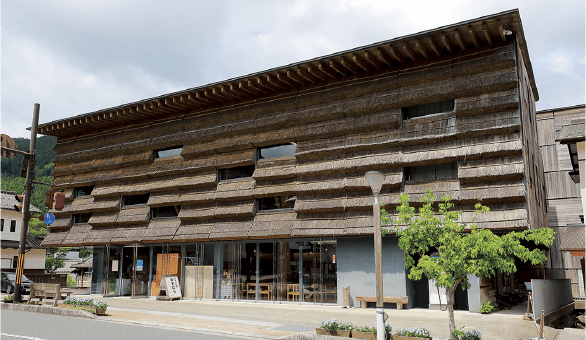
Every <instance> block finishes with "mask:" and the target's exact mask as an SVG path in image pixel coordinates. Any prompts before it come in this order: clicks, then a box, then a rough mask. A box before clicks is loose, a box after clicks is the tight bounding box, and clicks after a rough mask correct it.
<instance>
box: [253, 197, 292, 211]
mask: <svg viewBox="0 0 586 340" xmlns="http://www.w3.org/2000/svg"><path fill="white" fill-rule="evenodd" d="M296 200H297V196H276V197H263V198H259V199H258V200H257V204H258V205H257V206H258V210H261V211H262V210H279V209H293V207H294V206H295V201H296Z"/></svg>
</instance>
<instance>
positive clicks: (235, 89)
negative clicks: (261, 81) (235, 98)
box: [229, 83, 250, 98]
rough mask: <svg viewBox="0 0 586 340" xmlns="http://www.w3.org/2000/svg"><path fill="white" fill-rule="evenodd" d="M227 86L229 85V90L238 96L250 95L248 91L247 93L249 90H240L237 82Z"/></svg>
mask: <svg viewBox="0 0 586 340" xmlns="http://www.w3.org/2000/svg"><path fill="white" fill-rule="evenodd" d="M229 86H230V91H231V92H232V93H237V94H238V95H239V96H241V97H243V98H246V97H250V93H249V92H246V91H243V90H242V89H241V88H240V87H239V86H238V83H236V84H230V85H229Z"/></svg>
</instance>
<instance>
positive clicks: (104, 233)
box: [84, 227, 118, 245]
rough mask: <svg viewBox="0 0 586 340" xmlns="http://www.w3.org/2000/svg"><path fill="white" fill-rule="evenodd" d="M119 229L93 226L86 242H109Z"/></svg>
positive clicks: (88, 243) (89, 243) (91, 243)
mask: <svg viewBox="0 0 586 340" xmlns="http://www.w3.org/2000/svg"><path fill="white" fill-rule="evenodd" d="M117 231H118V228H117V227H103V228H92V230H90V232H88V233H87V234H86V236H85V239H84V242H85V244H87V245H94V244H107V243H110V240H111V239H112V237H113V236H115V235H116V233H117Z"/></svg>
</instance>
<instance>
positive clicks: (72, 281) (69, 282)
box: [67, 274, 77, 287]
mask: <svg viewBox="0 0 586 340" xmlns="http://www.w3.org/2000/svg"><path fill="white" fill-rule="evenodd" d="M75 286H77V282H76V281H75V277H74V276H73V275H71V274H67V287H75Z"/></svg>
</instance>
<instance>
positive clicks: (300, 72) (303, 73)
mask: <svg viewBox="0 0 586 340" xmlns="http://www.w3.org/2000/svg"><path fill="white" fill-rule="evenodd" d="M295 71H296V72H297V74H298V75H299V76H300V77H303V78H305V79H307V80H308V81H309V82H311V83H317V82H319V78H317V77H315V76H314V75H312V74H310V73H309V72H307V71H306V70H304V69H303V68H301V67H297V68H295Z"/></svg>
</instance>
